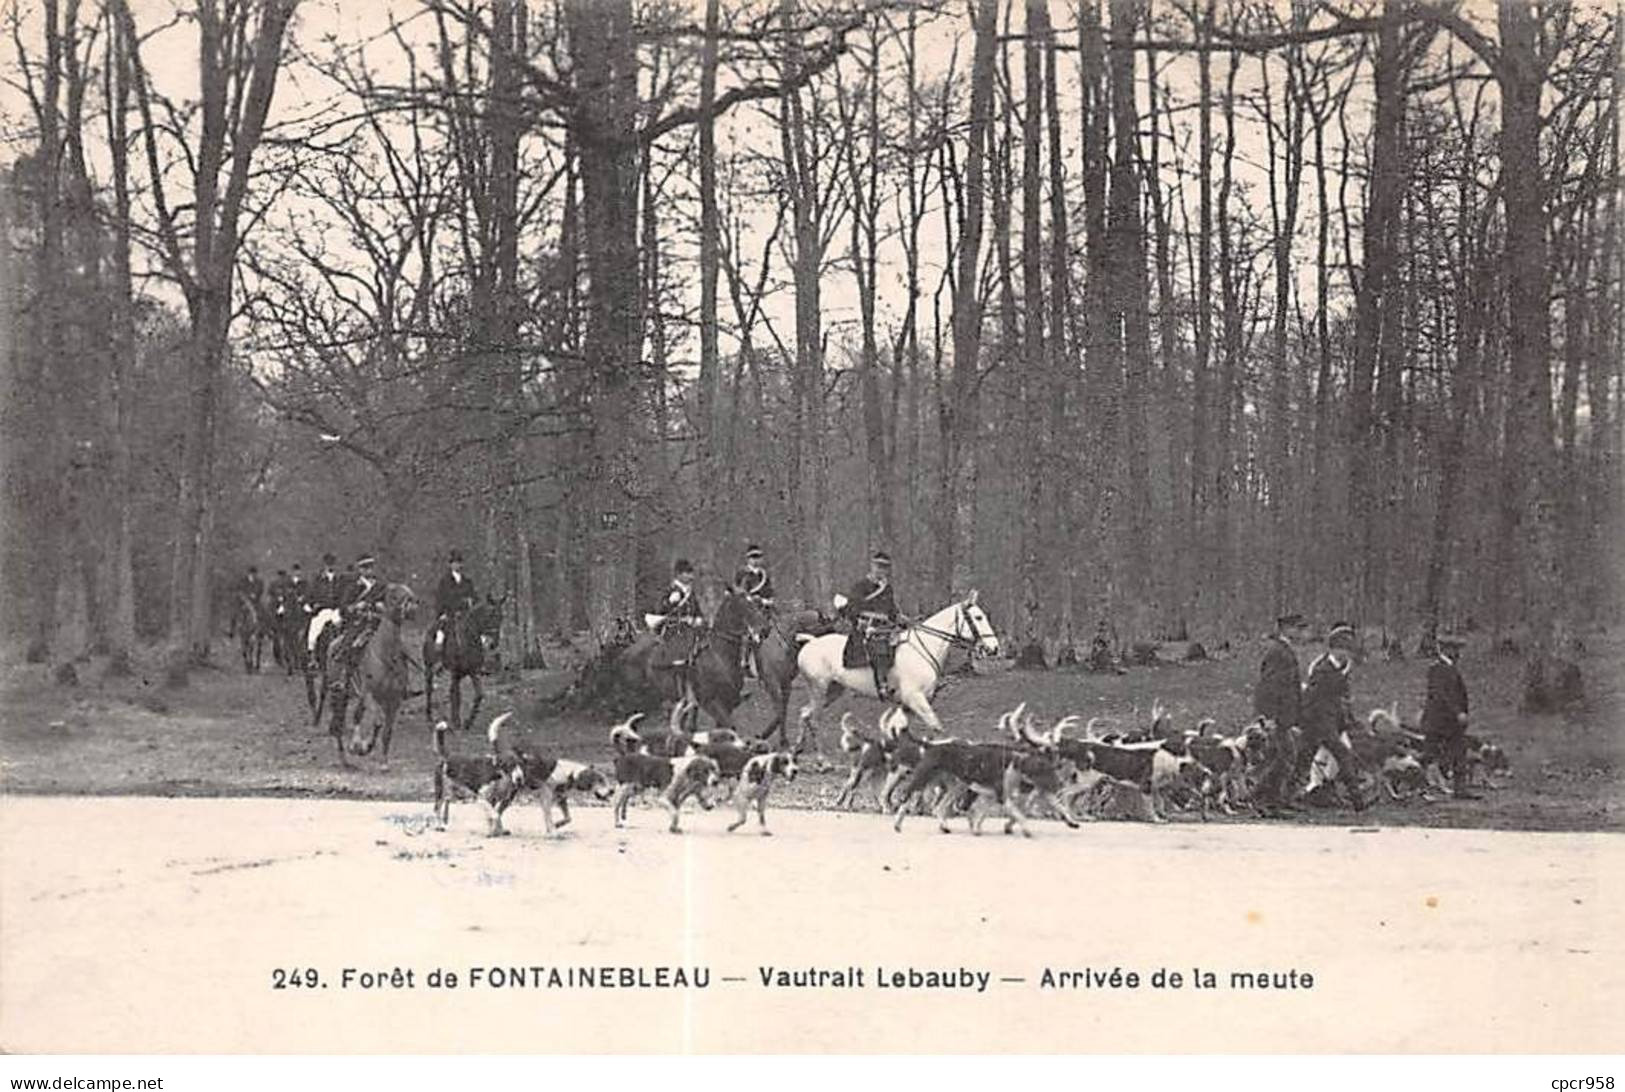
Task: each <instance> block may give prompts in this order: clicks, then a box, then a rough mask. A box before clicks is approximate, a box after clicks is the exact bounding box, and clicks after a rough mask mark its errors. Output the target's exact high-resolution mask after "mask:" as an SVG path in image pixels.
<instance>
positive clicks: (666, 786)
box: [614, 751, 722, 834]
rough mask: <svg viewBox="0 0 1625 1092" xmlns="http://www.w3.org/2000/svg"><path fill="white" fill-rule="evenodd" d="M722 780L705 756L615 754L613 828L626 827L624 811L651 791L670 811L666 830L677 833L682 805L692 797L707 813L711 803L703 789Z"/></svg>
mask: <svg viewBox="0 0 1625 1092" xmlns="http://www.w3.org/2000/svg"><path fill="white" fill-rule="evenodd" d="M721 777H722V775H721V771H719V770H718V769H717V763H716V760H715V759H713V758H707V757H706V756H705V755H699V754H694V755H684V756H683V757H681V758H665V757H663V756H660V755H646V754H642V753H640V752H636V751H633V752H629V753H624V754H619V755H616V756H615V783H616V787H615V801H614V810H615V825H616V826H617V827H622V826H625V825H626V808H627V805H628V804H629V803H631V800H632V797H634V796H636V795H638V794H639V793H641V792H644V791H646V790H649V789H654V790H656V791H658V792H659V796H658V797H657V799H658V800H659V801H660V803H661V806H662V807H664V808H665V809H666V810H667V811H669V812H671V827H670V828H669V829H670V830H671V832H672V833H673V834H677V833H679V831H678V828H677V816H678V814H679V812H680V811H681V810H682V807H683V802H684V801H685V800H687V799H688V798H689V797H691V796H692V797H694V798H695V799H696V800H698V801H699V802H700V806H701V807H702V808H705V809H707V810H710V808H711V802H710V801H709V800H707V799H706V797H705V790H706V789H710V788H714V787H716V785H717V783H718V782H719V781H720V780H721Z"/></svg>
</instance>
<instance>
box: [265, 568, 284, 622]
mask: <svg viewBox="0 0 1625 1092" xmlns="http://www.w3.org/2000/svg"><path fill="white" fill-rule="evenodd" d="M266 590H267V591H268V593H269V594H270V597H271V610H272V611H273V612H277V611H281V610H286V609H287V606H288V570H287V569H278V570H277V571H276V576H275V577H273V578H272V580H271V586H270V587H269V588H268V589H266Z"/></svg>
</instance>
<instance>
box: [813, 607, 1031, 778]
mask: <svg viewBox="0 0 1625 1092" xmlns="http://www.w3.org/2000/svg"><path fill="white" fill-rule="evenodd" d="M797 640H800V641H802V642H803V644H802V646H801V651H800V653H799V654H797V656H796V666H797V667H798V668H799V669H800V671H801V677H802V678H803V679H805V680H806V681H807V689H808V690H809V691H811V694H812V697H811V699H810V700H809V701H808V702H807V704H806V705H804V706H802V707H801V738H800V742H799V743H797V745H796V747H797V750H800V749H802V748H804V747H805V746H806V744H807V742H808V740H809V739H813V740H814V742H815V743H816V737H812V736H810V735H809V733H810V732H812V731H813V717H814V716H816V715H817V714H818V713H820V712H821V711H823V710H824V709H825V708H827V707H828V706H830V705H833V704H834V703H835V702H837V701H839V700H840V697H841V694H842V693H844V692H846V691H851V692H852V693H854V694H862V695H864V696H866V697H870V698H876V699H878V698H879V697H880V695H879V694H878V693H876V692H875V675H874V669H873V668H871V667H869V666H868V665H865V666H863V667H843V666H841V653H842V650H843V649H844V648H845V647H846V640H847V638H846V636H845V635H844V634H840V633H831V634H827V635H825V636H823V637H798V638H797ZM953 648H963V649H966V650H968V651H969V652H970V653H971V654H972V655H973V656H974V655H984V656H997V655H998V654H999V638H998V635H997V634H996V633H994V632H993V623H992V622H990V621H988V618H987V615H986V613H984V612H983V610H982V608H981V607H980V606H978V605H977V603H976V593H975V592H974V591H972V592H971V593H970V594H969V595H967V596H965V598H963V599H959V600H956V601H955V602H952V603H949V604H948V605H947V606H946V607H943V608H942V609H941V610H939V611H937V612H936V613H935V614H933V615H931V616H929V617H928V618H926V619H925V620H924V621H922V622H913V623H911V624H910V625H908V626H907V627H906V628H904V630H903V632H902V638H901V640H900V641H899V642H898V644H897V647H896V649H895V650H894V653H893V656H892V664H891V671H890V672H889V673H888V674H887V676H886V681H887V682H888V683H889V684H890V686H891V692H892V695H893V697H892V700H891V704H892V705H893V706H901V707H902V708H904V709H909V710H912V711H913V712H914V713H915V714H916V715H918V716H919V718H920V719H921V720H923V721H924V722H925V723H926V724H927V725H928V726H929V727H930V728H931V730H932V731H933V732H937V733H941V731H942V722H941V721H940V720H938V719H937V714H936V712H935V711H934V710H933V709H932V708H931V695H932V694H934V693H935V692H936V689H937V684H938V683H939V682H941V681H942V672H943V665H944V663H945V662H946V660H947V657H948V652H949V650H950V649H953Z"/></svg>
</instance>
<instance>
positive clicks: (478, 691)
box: [468, 673, 485, 724]
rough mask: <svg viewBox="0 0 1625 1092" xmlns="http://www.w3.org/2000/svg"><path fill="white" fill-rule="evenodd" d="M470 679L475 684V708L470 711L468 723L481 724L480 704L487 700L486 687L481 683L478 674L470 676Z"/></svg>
mask: <svg viewBox="0 0 1625 1092" xmlns="http://www.w3.org/2000/svg"><path fill="white" fill-rule="evenodd" d="M468 678H469V681H471V682H472V683H473V684H474V707H473V708H472V709H470V710H469V711H468V723H469V724H478V723H479V722H480V702H482V701H484V700H485V686H484V685H483V684H482V683H481V682H480V677H479V675H478V674H477V673H476V674H473V675H470V676H469V677H468Z"/></svg>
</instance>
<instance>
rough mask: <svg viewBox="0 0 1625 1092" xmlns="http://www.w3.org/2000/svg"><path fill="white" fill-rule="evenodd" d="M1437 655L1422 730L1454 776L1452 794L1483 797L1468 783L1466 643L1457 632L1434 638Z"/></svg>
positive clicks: (1442, 764)
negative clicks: (1459, 661)
mask: <svg viewBox="0 0 1625 1092" xmlns="http://www.w3.org/2000/svg"><path fill="white" fill-rule="evenodd" d="M1434 643H1435V646H1436V648H1437V655H1436V656H1435V657H1434V660H1433V663H1431V664H1429V665H1428V692H1427V698H1426V699H1425V700H1424V702H1423V704H1422V732H1423V733H1424V734H1425V735H1426V736H1427V739H1428V744H1429V746H1430V747H1432V748H1433V750H1434V752H1435V753H1436V754H1437V755H1438V756H1439V765H1440V767H1441V768H1442V770H1443V771H1444V772H1445V773H1447V774H1449V775H1450V785H1451V790H1452V796H1453V797H1454V798H1455V799H1457V800H1477V799H1479V797H1478V796H1477V795H1476V794H1475V793H1473V792H1472V791H1471V790H1470V789H1469V788H1468V785H1467V683H1466V681H1465V680H1463V679H1462V677H1461V670H1460V669H1459V668H1457V667H1456V658H1457V657H1458V656H1460V655H1461V649H1462V646H1463V644H1464V643H1465V642H1463V640H1462V639H1461V638H1460V637H1458V636H1456V635H1455V634H1440V635H1439V636H1438V637H1437V638H1435V639H1434Z"/></svg>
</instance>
